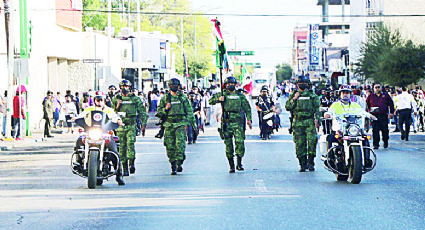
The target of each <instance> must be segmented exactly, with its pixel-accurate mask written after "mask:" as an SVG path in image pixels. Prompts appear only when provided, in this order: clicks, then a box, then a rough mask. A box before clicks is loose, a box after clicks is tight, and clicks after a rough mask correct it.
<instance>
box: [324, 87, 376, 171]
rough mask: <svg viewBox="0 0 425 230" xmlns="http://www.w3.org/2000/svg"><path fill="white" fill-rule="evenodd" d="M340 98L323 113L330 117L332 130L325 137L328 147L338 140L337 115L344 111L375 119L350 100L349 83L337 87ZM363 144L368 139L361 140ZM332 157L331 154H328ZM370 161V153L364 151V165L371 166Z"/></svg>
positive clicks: (365, 143)
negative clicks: (336, 134) (336, 135)
mask: <svg viewBox="0 0 425 230" xmlns="http://www.w3.org/2000/svg"><path fill="white" fill-rule="evenodd" d="M339 96H340V100H339V101H336V102H334V103H332V105H331V107H330V108H329V110H328V112H326V113H325V115H324V117H325V118H332V119H333V121H332V131H331V133H330V134H329V135H328V136H327V137H326V142H327V145H328V149H330V148H331V147H332V143H334V142H338V140H337V139H336V138H335V133H336V132H339V131H340V130H341V122H340V121H339V120H337V117H338V115H343V114H344V113H347V112H350V113H356V114H358V115H363V116H366V117H368V118H370V119H373V120H376V119H377V118H376V117H375V116H373V115H372V114H370V113H368V112H366V111H365V110H364V109H363V108H362V107H361V106H360V105H359V104H357V103H356V102H352V101H351V88H350V86H349V85H342V86H341V87H340V88H339ZM363 145H365V146H369V141H368V140H367V139H366V140H364V141H363ZM329 157H333V156H329ZM372 163H373V162H372V161H371V160H370V155H369V152H368V151H365V167H366V168H367V167H371V166H372Z"/></svg>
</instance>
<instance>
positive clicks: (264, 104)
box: [256, 85, 275, 140]
mask: <svg viewBox="0 0 425 230" xmlns="http://www.w3.org/2000/svg"><path fill="white" fill-rule="evenodd" d="M268 93H269V89H268V88H267V86H265V85H264V86H263V87H262V88H261V95H260V96H259V97H258V101H257V103H256V106H257V111H258V112H259V113H258V114H259V118H260V119H259V120H260V129H261V133H260V136H261V138H262V139H263V140H266V139H270V133H269V132H268V131H267V129H268V125H267V121H265V120H264V119H263V117H264V115H266V112H270V111H275V106H274V102H273V100H272V98H271V97H269V95H268Z"/></svg>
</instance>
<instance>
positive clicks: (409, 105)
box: [374, 86, 417, 141]
mask: <svg viewBox="0 0 425 230" xmlns="http://www.w3.org/2000/svg"><path fill="white" fill-rule="evenodd" d="M401 91H402V93H401V94H400V95H398V96H397V114H398V115H399V118H398V119H399V128H400V131H401V140H405V141H409V131H410V124H411V118H412V111H413V113H414V114H415V115H417V113H416V109H417V106H416V102H415V98H414V97H413V96H412V95H411V94H409V93H408V92H407V87H404V86H403V87H402V88H401ZM404 125H405V126H404ZM374 141H375V140H374Z"/></svg>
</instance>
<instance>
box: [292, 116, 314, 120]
mask: <svg viewBox="0 0 425 230" xmlns="http://www.w3.org/2000/svg"><path fill="white" fill-rule="evenodd" d="M313 118H314V116H313V115H309V116H307V115H298V116H295V119H297V120H298V119H300V120H307V119H313Z"/></svg>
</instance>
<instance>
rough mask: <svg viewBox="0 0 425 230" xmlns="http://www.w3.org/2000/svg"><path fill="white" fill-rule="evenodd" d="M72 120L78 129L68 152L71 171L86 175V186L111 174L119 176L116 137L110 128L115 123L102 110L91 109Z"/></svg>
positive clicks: (82, 175) (116, 125)
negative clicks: (77, 135) (71, 152)
mask: <svg viewBox="0 0 425 230" xmlns="http://www.w3.org/2000/svg"><path fill="white" fill-rule="evenodd" d="M75 123H76V124H77V125H79V126H80V127H82V129H80V130H79V139H78V140H77V146H76V149H75V152H74V153H73V154H72V156H71V170H72V172H73V173H74V174H76V175H78V176H80V177H83V178H87V185H88V188H90V189H93V188H96V185H98V186H99V185H102V184H103V181H104V180H108V178H109V177H111V176H114V175H117V176H121V177H122V173H121V171H120V170H122V169H121V167H120V165H121V162H120V158H119V155H118V148H119V139H118V137H117V136H114V133H113V131H112V130H114V129H116V128H118V126H119V125H118V124H117V123H114V122H112V121H111V120H109V119H108V118H107V115H106V113H104V112H102V111H91V112H90V115H89V116H88V117H87V118H78V119H76V120H75Z"/></svg>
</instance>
